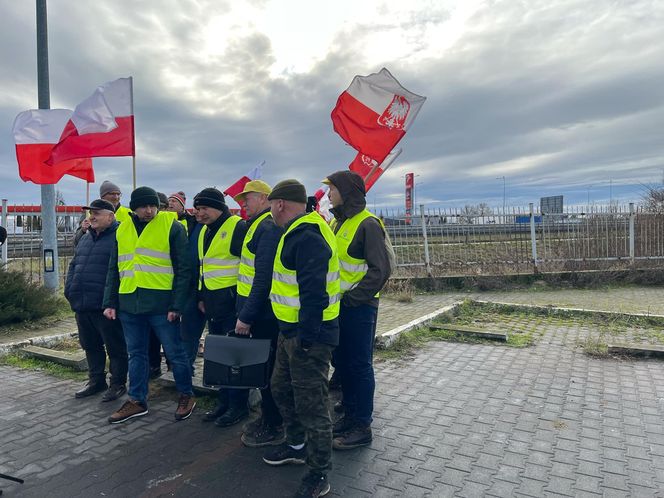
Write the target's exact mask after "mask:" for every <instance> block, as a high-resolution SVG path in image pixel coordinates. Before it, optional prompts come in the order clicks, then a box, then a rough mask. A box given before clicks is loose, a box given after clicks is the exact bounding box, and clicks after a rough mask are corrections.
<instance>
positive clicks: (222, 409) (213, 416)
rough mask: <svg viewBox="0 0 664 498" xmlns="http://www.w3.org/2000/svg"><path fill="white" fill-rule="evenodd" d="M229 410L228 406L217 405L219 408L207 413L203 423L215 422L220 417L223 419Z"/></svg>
mask: <svg viewBox="0 0 664 498" xmlns="http://www.w3.org/2000/svg"><path fill="white" fill-rule="evenodd" d="M227 410H228V405H226V404H220V403H217V406H216V408H215V409H214V410H211V411H209V412H205V415H203V422H214V421H215V420H217V419H218V418H219V417H221V416H222V415H223V414H224V413H226V411H227Z"/></svg>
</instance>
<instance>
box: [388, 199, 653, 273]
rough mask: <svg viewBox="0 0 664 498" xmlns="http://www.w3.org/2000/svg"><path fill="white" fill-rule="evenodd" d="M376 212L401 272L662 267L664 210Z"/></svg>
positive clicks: (576, 208)
mask: <svg viewBox="0 0 664 498" xmlns="http://www.w3.org/2000/svg"><path fill="white" fill-rule="evenodd" d="M487 211H489V212H484V213H477V212H473V210H468V209H464V210H459V209H446V210H444V209H425V207H424V206H420V207H419V212H418V213H416V214H415V215H413V216H410V217H408V216H407V215H406V214H405V213H404V212H400V211H399V212H393V211H389V210H388V211H383V212H382V213H381V212H380V211H379V213H378V214H379V215H380V216H381V218H382V219H383V221H384V223H385V225H386V228H387V231H388V233H389V235H390V237H391V240H392V244H393V246H394V249H395V253H396V256H397V263H398V266H399V272H398V273H399V274H400V275H427V274H428V275H437V276H454V275H502V274H517V273H534V272H561V271H582V270H615V269H623V268H627V267H658V266H664V261H663V260H664V241H663V240H662V236H663V235H664V214H660V213H652V212H647V211H645V210H643V209H642V208H638V207H635V206H634V204H629V205H628V206H617V205H612V206H591V207H588V208H582V207H573V208H569V209H567V210H566V211H565V212H564V213H551V214H547V213H544V214H543V213H540V212H539V211H538V210H537V209H536V208H534V207H533V205H532V204H531V205H530V206H529V207H528V208H525V209H523V208H521V209H519V208H510V209H506V210H505V211H503V210H501V209H495V210H487Z"/></svg>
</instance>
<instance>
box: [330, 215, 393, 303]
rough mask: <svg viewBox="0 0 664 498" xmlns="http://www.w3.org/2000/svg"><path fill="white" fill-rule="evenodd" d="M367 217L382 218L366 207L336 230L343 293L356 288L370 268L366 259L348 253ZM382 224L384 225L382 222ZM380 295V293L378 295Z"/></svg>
mask: <svg viewBox="0 0 664 498" xmlns="http://www.w3.org/2000/svg"><path fill="white" fill-rule="evenodd" d="M367 218H375V219H376V220H378V221H379V222H380V219H378V217H376V216H375V215H373V214H372V213H370V212H369V211H367V210H366V209H364V210H362V211H360V212H359V213H357V214H356V215H355V216H353V217H351V218H348V219H346V220H344V222H343V223H342V224H341V226H340V227H339V230H337V232H336V239H337V247H338V250H339V273H340V274H341V293H342V294H343V293H344V292H346V291H349V290H351V289H354V288H355V287H356V286H357V284H359V283H360V281H361V280H362V279H363V278H364V276H365V275H366V274H367V271H368V270H369V266H368V265H367V261H366V260H365V259H358V258H354V257H352V256H351V255H350V254H348V248H349V247H350V245H351V243H352V242H353V239H354V238H355V234H356V233H357V229H358V228H359V227H360V223H362V222H363V221H364V220H366V219H367ZM380 223H381V226H382V222H380ZM375 297H378V293H376V296H375Z"/></svg>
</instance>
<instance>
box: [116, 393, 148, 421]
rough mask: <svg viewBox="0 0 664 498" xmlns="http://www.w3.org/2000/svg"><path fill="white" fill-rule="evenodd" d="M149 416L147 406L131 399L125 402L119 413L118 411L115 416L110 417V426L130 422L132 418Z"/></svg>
mask: <svg viewBox="0 0 664 498" xmlns="http://www.w3.org/2000/svg"><path fill="white" fill-rule="evenodd" d="M147 414H148V407H147V406H145V405H144V404H142V403H139V402H138V401H134V400H133V399H130V400H127V401H125V402H124V404H123V405H122V406H121V407H120V409H119V410H118V411H116V412H115V413H114V414H113V415H111V416H110V417H108V422H109V423H110V424H119V423H121V422H125V421H127V420H129V419H130V418H135V417H142V416H143V415H147Z"/></svg>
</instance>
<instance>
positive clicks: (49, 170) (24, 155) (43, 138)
mask: <svg viewBox="0 0 664 498" xmlns="http://www.w3.org/2000/svg"><path fill="white" fill-rule="evenodd" d="M71 116H72V111H70V110H69V109H39V110H37V109H32V110H29V111H24V112H22V113H20V114H19V115H18V116H16V119H15V120H14V126H13V134H14V143H15V144H16V160H17V162H18V174H19V176H20V177H21V180H23V181H24V182H28V181H30V182H33V183H37V184H40V185H41V184H54V183H58V181H59V180H60V178H62V177H63V176H64V175H72V176H76V177H78V178H81V179H83V180H86V181H87V182H89V183H94V181H95V173H94V170H93V169H92V159H90V158H83V159H71V160H68V161H61V162H57V163H55V164H53V165H49V164H46V161H47V160H48V158H49V157H50V156H51V151H52V150H53V147H54V146H55V145H56V144H57V143H58V140H59V139H60V135H61V134H62V130H63V129H64V127H65V125H66V124H67V122H69V120H70V118H71Z"/></svg>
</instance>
